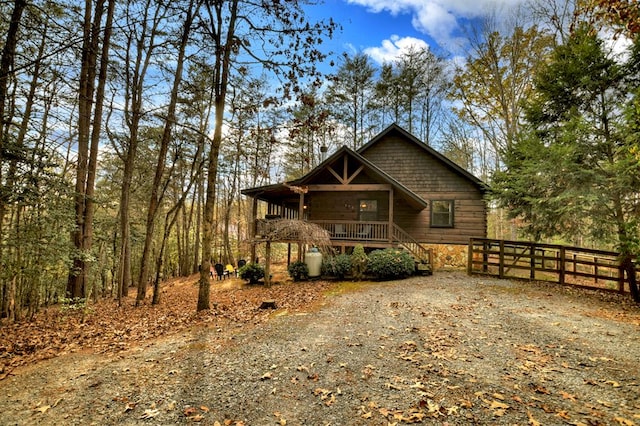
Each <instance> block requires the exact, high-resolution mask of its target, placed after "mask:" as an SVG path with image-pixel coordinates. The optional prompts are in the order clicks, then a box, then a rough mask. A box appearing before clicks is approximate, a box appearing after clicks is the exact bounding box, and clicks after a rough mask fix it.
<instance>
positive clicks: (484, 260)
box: [482, 240, 491, 274]
mask: <svg viewBox="0 0 640 426" xmlns="http://www.w3.org/2000/svg"><path fill="white" fill-rule="evenodd" d="M489 247H491V245H489ZM487 250H488V248H487V241H486V240H485V241H483V242H482V272H484V273H485V274H486V273H487V272H489V253H487Z"/></svg>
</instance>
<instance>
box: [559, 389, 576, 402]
mask: <svg viewBox="0 0 640 426" xmlns="http://www.w3.org/2000/svg"><path fill="white" fill-rule="evenodd" d="M560 395H562V398H563V399H569V400H571V401H575V400H576V396H575V395H572V394H570V393H568V392H565V391H560Z"/></svg>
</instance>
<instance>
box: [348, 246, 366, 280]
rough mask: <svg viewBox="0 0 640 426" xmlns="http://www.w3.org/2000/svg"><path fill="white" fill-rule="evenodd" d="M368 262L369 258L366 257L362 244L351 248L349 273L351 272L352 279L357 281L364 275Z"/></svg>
mask: <svg viewBox="0 0 640 426" xmlns="http://www.w3.org/2000/svg"><path fill="white" fill-rule="evenodd" d="M368 262H369V258H368V257H367V253H365V252H364V247H362V244H358V245H357V246H355V247H354V248H353V254H351V273H352V274H353V279H355V280H358V281H359V280H361V279H362V277H364V273H365V271H366V270H367V263H368Z"/></svg>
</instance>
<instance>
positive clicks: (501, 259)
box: [498, 240, 504, 278]
mask: <svg viewBox="0 0 640 426" xmlns="http://www.w3.org/2000/svg"><path fill="white" fill-rule="evenodd" d="M498 264H499V265H498V277H499V278H504V240H500V255H499V260H498Z"/></svg>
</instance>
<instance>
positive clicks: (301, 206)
mask: <svg viewBox="0 0 640 426" xmlns="http://www.w3.org/2000/svg"><path fill="white" fill-rule="evenodd" d="M298 220H304V192H301V193H300V202H299V204H298ZM298 262H302V243H301V242H300V241H298Z"/></svg>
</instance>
